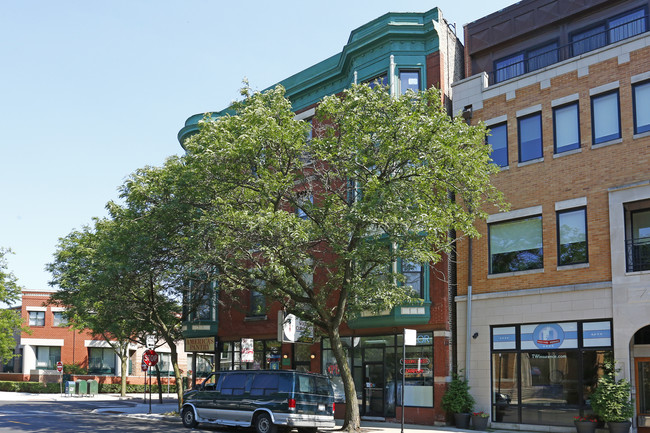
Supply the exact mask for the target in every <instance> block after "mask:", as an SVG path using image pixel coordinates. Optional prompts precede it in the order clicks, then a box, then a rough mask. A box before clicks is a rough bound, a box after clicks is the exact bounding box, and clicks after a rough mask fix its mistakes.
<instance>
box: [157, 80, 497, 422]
mask: <svg viewBox="0 0 650 433" xmlns="http://www.w3.org/2000/svg"><path fill="white" fill-rule="evenodd" d="M243 95H244V100H243V101H242V102H241V103H238V104H235V106H234V107H233V108H234V110H235V114H234V115H226V116H223V117H220V118H217V119H209V118H206V120H205V121H204V122H203V123H202V125H201V128H200V132H199V133H198V134H197V135H195V136H193V137H192V138H191V139H189V140H187V141H186V142H185V143H184V146H185V148H186V150H187V154H186V155H185V156H184V157H183V158H182V160H181V161H176V162H174V163H173V164H172V166H174V165H176V164H181V165H182V166H183V168H184V170H185V173H186V175H187V174H188V173H189V174H190V175H191V176H192V179H193V180H192V182H191V183H187V182H186V183H185V184H184V187H183V188H179V189H178V190H177V191H176V192H175V197H176V198H177V199H179V200H184V201H185V202H186V203H192V204H193V206H194V209H195V210H196V213H195V216H196V217H197V221H198V222H197V225H198V226H200V227H201V229H197V230H196V233H197V234H200V239H201V242H200V245H197V246H200V247H201V248H202V249H201V250H200V252H198V250H197V252H196V254H195V258H199V259H200V260H202V261H205V262H207V263H210V264H212V265H214V266H215V267H216V268H218V269H219V273H218V275H216V277H215V278H216V279H217V281H218V285H219V289H220V290H221V291H240V290H242V289H246V290H253V291H257V292H262V293H263V294H265V295H266V296H267V297H268V298H269V299H272V300H274V301H278V302H280V303H281V304H282V305H283V306H284V308H285V309H286V311H287V312H289V313H294V314H296V315H298V316H299V317H301V318H302V319H304V320H307V321H309V322H311V323H313V324H314V326H315V327H316V329H317V330H318V331H319V332H320V334H321V335H323V336H325V337H327V338H329V339H330V341H331V345H332V349H333V354H334V356H335V358H336V360H337V362H338V365H339V368H340V371H341V374H342V378H343V383H344V389H345V396H346V400H347V401H348V402H350V403H352V402H356V390H355V385H354V382H353V380H352V374H351V371H350V368H349V366H348V364H347V356H346V353H345V351H344V348H343V346H342V344H341V338H340V334H339V330H340V327H341V324H342V323H344V322H345V321H346V320H348V319H352V318H355V317H358V316H359V314H360V313H361V312H363V311H373V312H379V311H382V310H386V309H388V308H392V307H394V306H396V305H399V304H402V303H418V302H420V300H418V299H416V298H415V297H414V296H413V291H411V290H407V289H405V287H404V282H405V279H404V277H403V275H402V274H400V273H399V272H397V270H398V269H397V266H395V264H396V263H398V261H400V260H401V261H405V262H415V263H423V264H427V265H428V264H431V263H435V262H436V261H438V260H439V259H440V257H441V253H443V252H447V251H449V250H450V249H451V247H452V245H453V242H454V239H452V238H451V237H450V235H449V234H450V233H451V232H453V231H455V232H459V233H460V232H462V233H464V234H465V235H469V236H476V235H477V232H476V230H475V228H474V225H473V223H474V221H475V219H476V218H480V217H482V216H483V213H482V212H481V211H480V209H482V208H483V205H484V204H485V203H486V202H489V203H497V204H498V203H500V197H499V194H498V192H497V191H496V190H495V189H494V188H493V187H492V185H491V183H490V174H491V173H493V172H494V171H495V168H494V165H492V164H490V160H489V147H488V146H486V145H485V143H484V142H485V134H486V130H485V128H484V127H483V126H481V125H480V126H469V125H467V124H466V123H465V122H464V121H463V120H462V119H460V118H456V119H452V118H450V117H449V116H448V115H447V113H446V112H445V110H444V108H443V106H442V104H441V102H440V101H441V98H440V94H439V92H438V91H437V90H435V89H430V90H427V91H425V92H421V93H412V92H409V93H407V94H406V95H402V96H400V97H391V96H390V95H389V92H388V91H387V90H386V89H385V88H382V87H381V86H377V87H375V88H374V89H371V88H370V87H369V86H365V85H354V86H352V87H351V88H350V89H348V90H346V91H344V92H343V93H342V94H341V95H336V96H331V97H327V98H325V99H324V100H323V101H322V102H321V103H320V105H319V106H318V108H317V117H316V118H315V119H314V125H313V126H314V130H315V131H316V134H315V136H314V138H313V139H311V138H310V137H309V134H308V132H309V128H311V125H309V124H307V123H306V122H303V121H299V120H296V119H295V115H294V113H293V112H292V110H291V104H290V102H289V101H288V100H287V99H286V98H285V96H284V89H283V88H282V87H280V86H278V87H276V88H274V89H270V90H268V91H265V92H263V93H259V92H251V91H250V90H249V89H244V91H243ZM170 168H171V167H170ZM151 203H152V204H154V203H153V202H151ZM467 203H471V206H467V205H466V204H467ZM345 427H346V428H348V429H349V430H351V431H358V429H359V427H360V417H359V411H358V406H357V405H356V404H347V405H346V425H345Z"/></svg>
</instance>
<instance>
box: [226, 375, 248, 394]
mask: <svg viewBox="0 0 650 433" xmlns="http://www.w3.org/2000/svg"><path fill="white" fill-rule="evenodd" d="M247 378H248V375H247V374H228V375H226V377H224V379H223V383H222V384H221V394H222V395H243V394H244V391H245V390H246V379H247Z"/></svg>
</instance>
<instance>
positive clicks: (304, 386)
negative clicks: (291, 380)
mask: <svg viewBox="0 0 650 433" xmlns="http://www.w3.org/2000/svg"><path fill="white" fill-rule="evenodd" d="M296 388H297V390H298V392H306V393H309V394H318V395H329V394H330V384H329V382H328V381H327V379H326V378H324V377H315V376H307V375H301V374H299V375H298V381H297V383H296Z"/></svg>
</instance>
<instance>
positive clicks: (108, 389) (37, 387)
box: [0, 381, 176, 394]
mask: <svg viewBox="0 0 650 433" xmlns="http://www.w3.org/2000/svg"><path fill="white" fill-rule="evenodd" d="M64 385H65V384H64ZM98 385H99V386H98V388H99V392H100V393H104V394H119V393H120V392H122V385H121V384H119V383H100V384H98ZM161 388H162V391H163V392H164V393H166V392H167V385H163V386H162V387H161ZM147 389H148V387H147ZM0 391H10V392H30V393H33V394H58V393H60V392H61V385H60V384H59V383H47V384H43V383H39V382H11V381H0ZM144 391H145V386H144V385H129V384H127V385H126V392H127V393H129V394H137V393H144ZM169 392H170V393H174V394H175V393H176V385H170V386H169ZM151 393H152V394H157V393H158V385H153V384H152V385H151Z"/></svg>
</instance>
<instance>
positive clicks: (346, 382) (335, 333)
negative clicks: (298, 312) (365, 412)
mask: <svg viewBox="0 0 650 433" xmlns="http://www.w3.org/2000/svg"><path fill="white" fill-rule="evenodd" d="M328 334H329V337H330V340H331V344H332V352H333V354H334V358H336V363H337V364H338V367H339V371H340V372H341V379H342V380H343V389H344V390H345V420H344V421H343V427H341V430H347V431H348V432H355V433H356V432H360V431H361V417H360V415H359V405H358V404H357V390H356V387H355V386H354V380H353V379H352V370H350V365H349V364H348V359H347V356H346V354H345V350H343V344H342V343H341V335H340V334H339V330H338V328H333V329H329V330H328Z"/></svg>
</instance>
